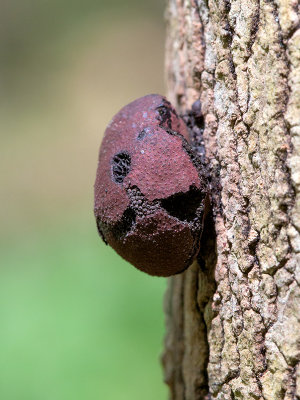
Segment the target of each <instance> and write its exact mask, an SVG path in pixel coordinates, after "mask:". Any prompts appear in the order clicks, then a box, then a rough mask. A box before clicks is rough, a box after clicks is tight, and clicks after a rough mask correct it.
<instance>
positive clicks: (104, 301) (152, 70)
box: [0, 0, 166, 400]
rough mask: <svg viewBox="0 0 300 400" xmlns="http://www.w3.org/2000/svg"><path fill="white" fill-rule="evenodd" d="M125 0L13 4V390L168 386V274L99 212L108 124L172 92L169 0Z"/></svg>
mask: <svg viewBox="0 0 300 400" xmlns="http://www.w3.org/2000/svg"><path fill="white" fill-rule="evenodd" d="M111 3H112V2H110V1H108V0H107V1H100V0H98V1H93V0H86V1H85V2H82V1H79V0H73V1H71V0H51V1H47V0H39V1H37V0H35V1H33V0H26V1H25V0H24V1H21V0H10V1H8V0H6V1H4V2H3V4H2V12H1V15H0V26H1V28H0V29H1V31H0V51H1V57H0V59H1V66H0V68H1V70H0V72H1V76H2V80H1V82H2V83H1V90H0V106H1V107H0V121H1V122H0V124H1V125H0V127H1V131H0V135H1V150H0V151H1V157H0V174H1V182H2V183H1V186H2V187H1V191H0V199H1V209H0V218H1V227H0V239H1V244H0V254H1V270H0V321H1V329H0V353H1V357H0V398H1V399H5V400H27V399H28V400H48V399H49V400H50V399H51V400H68V399H72V400H77V399H78V400H82V399H85V400H95V399H106V400H109V399H114V400H115V399H122V400H124V399H131V400H132V399H141V398H142V399H149V400H150V399H163V398H165V397H166V388H165V387H164V385H163V383H162V372H161V368H160V365H159V355H160V353H161V350H162V341H163V332H164V321H163V319H164V317H163V312H162V298H163V292H164V289H165V280H164V279H159V278H151V277H149V276H147V275H145V274H143V273H141V272H139V271H137V270H135V269H134V268H133V267H131V266H130V265H128V264H127V263H126V262H125V261H123V260H122V259H121V258H120V257H118V256H117V255H116V254H115V253H114V252H113V251H112V250H111V249H110V248H108V247H106V246H105V245H104V244H103V243H102V242H101V240H100V238H99V237H98V236H97V232H96V227H95V222H94V218H93V183H94V178H95V171H96V165H97V154H98V148H99V145H100V142H101V136H102V134H103V131H104V129H105V126H106V124H107V123H108V122H109V120H110V118H111V117H112V115H113V114H114V113H115V112H117V111H118V109H119V108H120V107H121V106H123V105H124V104H125V103H127V102H129V101H131V100H133V99H134V98H136V97H139V96H142V95H144V94H147V93H151V92H152V93H155V92H159V93H163V91H164V88H163V52H164V27H163V7H164V4H162V3H161V2H160V1H158V0H157V1H151V4H149V3H150V2H144V3H143V2H139V1H134V0H130V1H129V2H126V3H125V2H121V1H115V2H113V3H114V4H113V5H111ZM147 3H148V4H147Z"/></svg>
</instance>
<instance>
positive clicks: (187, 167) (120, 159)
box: [94, 95, 206, 276]
mask: <svg viewBox="0 0 300 400" xmlns="http://www.w3.org/2000/svg"><path fill="white" fill-rule="evenodd" d="M187 139H188V132H187V128H186V126H185V124H184V122H183V120H182V119H181V118H180V117H179V116H178V115H177V113H176V111H175V109H174V108H173V107H172V105H171V104H170V103H169V102H168V101H167V100H166V99H165V98H164V97H163V96H160V95H148V96H144V97H142V98H140V99H137V100H135V101H134V102H132V103H130V104H128V105H127V106H125V107H124V108H122V109H121V110H120V111H119V112H118V113H117V114H116V115H115V116H114V118H113V119H112V121H111V122H110V123H109V125H108V127H107V129H106V131H105V135H104V139H103V142H102V144H101V148H100V153H99V162H98V169H97V176H96V182H95V209H94V212H95V217H96V221H97V227H98V231H99V234H100V235H101V237H102V238H103V240H104V241H105V242H106V243H107V244H109V245H111V246H112V247H113V248H114V249H115V250H116V252H117V253H118V254H120V255H121V256H122V257H123V258H124V259H126V260H127V261H129V262H130V263H131V264H133V265H134V266H135V267H137V268H139V269H141V270H142V271H145V272H147V273H149V274H150V275H157V276H169V275H173V274H176V273H179V272H182V271H183V270H184V269H186V268H187V267H188V266H189V265H190V264H191V262H192V260H193V258H194V257H195V256H196V254H197V252H198V246H199V237H200V234H201V230H202V219H203V214H204V203H205V198H206V183H205V182H204V181H203V179H202V178H201V173H200V172H201V171H200V163H199V162H198V160H197V157H195V155H194V153H193V150H192V148H191V146H190V145H189V143H188V141H187Z"/></svg>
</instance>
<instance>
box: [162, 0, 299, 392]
mask: <svg viewBox="0 0 300 400" xmlns="http://www.w3.org/2000/svg"><path fill="white" fill-rule="evenodd" d="M167 24H168V31H167V57H166V76H167V83H168V97H169V98H170V100H171V101H172V102H173V103H174V104H176V105H177V107H178V109H179V110H181V111H182V112H184V111H185V110H186V109H188V108H190V107H191V104H192V103H193V102H194V101H195V100H196V99H198V98H199V97H200V99H201V102H202V111H203V114H204V120H205V129H204V141H205V146H206V155H207V158H208V161H209V165H210V174H211V181H212V190H211V197H212V204H213V205H214V213H213V214H214V215H213V218H214V230H215V231H214V232H215V233H213V234H212V229H211V228H210V229H208V230H207V234H206V236H205V237H204V242H203V243H202V251H201V257H202V261H203V263H204V264H203V265H204V266H203V265H202V266H201V265H200V266H199V265H198V264H197V263H194V264H193V265H192V266H191V267H190V268H189V269H188V270H187V271H186V272H185V273H184V274H182V275H179V276H176V277H173V278H171V279H170V281H169V289H168V292H167V294H166V307H165V308H166V313H167V334H166V341H165V352H164V356H163V363H164V369H165V378H166V382H167V383H168V385H169V387H170V393H171V398H172V399H188V400H193V399H218V400H221V399H222V400H223V399H224V400H227V399H261V400H262V399H265V400H292V399H300V301H299V300H300V254H299V253H300V235H299V231H300V21H299V3H298V1H296V0H267V1H266V0H250V1H249V0H234V1H230V0H222V1H221V0H220V1H213V0H207V1H204V0H197V1H193V0H169V2H168V7H167ZM208 236H209V238H208ZM208 249H209V251H208Z"/></svg>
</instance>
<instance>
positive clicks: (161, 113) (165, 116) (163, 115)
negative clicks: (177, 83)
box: [156, 104, 172, 129]
mask: <svg viewBox="0 0 300 400" xmlns="http://www.w3.org/2000/svg"><path fill="white" fill-rule="evenodd" d="M156 110H157V112H158V117H157V119H158V120H159V122H160V125H163V124H165V123H166V124H167V126H168V128H170V129H171V127H172V120H171V110H170V107H167V106H166V105H165V104H162V105H160V106H159V107H157V108H156Z"/></svg>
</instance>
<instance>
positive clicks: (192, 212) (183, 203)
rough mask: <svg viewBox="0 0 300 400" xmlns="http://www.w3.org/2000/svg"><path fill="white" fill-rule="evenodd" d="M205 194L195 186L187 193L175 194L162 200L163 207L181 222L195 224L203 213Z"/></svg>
mask: <svg viewBox="0 0 300 400" xmlns="http://www.w3.org/2000/svg"><path fill="white" fill-rule="evenodd" d="M203 200H204V194H203V193H202V192H201V191H200V190H199V189H197V188H196V187H194V186H191V187H190V190H189V191H188V192H186V193H175V194H173V195H171V196H169V197H167V198H166V199H162V200H161V207H162V208H164V209H165V210H166V211H167V213H168V214H169V215H171V216H172V217H175V218H178V219H179V220H180V221H186V222H193V221H195V220H196V219H197V218H199V215H198V214H199V211H200V212H201V213H202V209H203Z"/></svg>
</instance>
